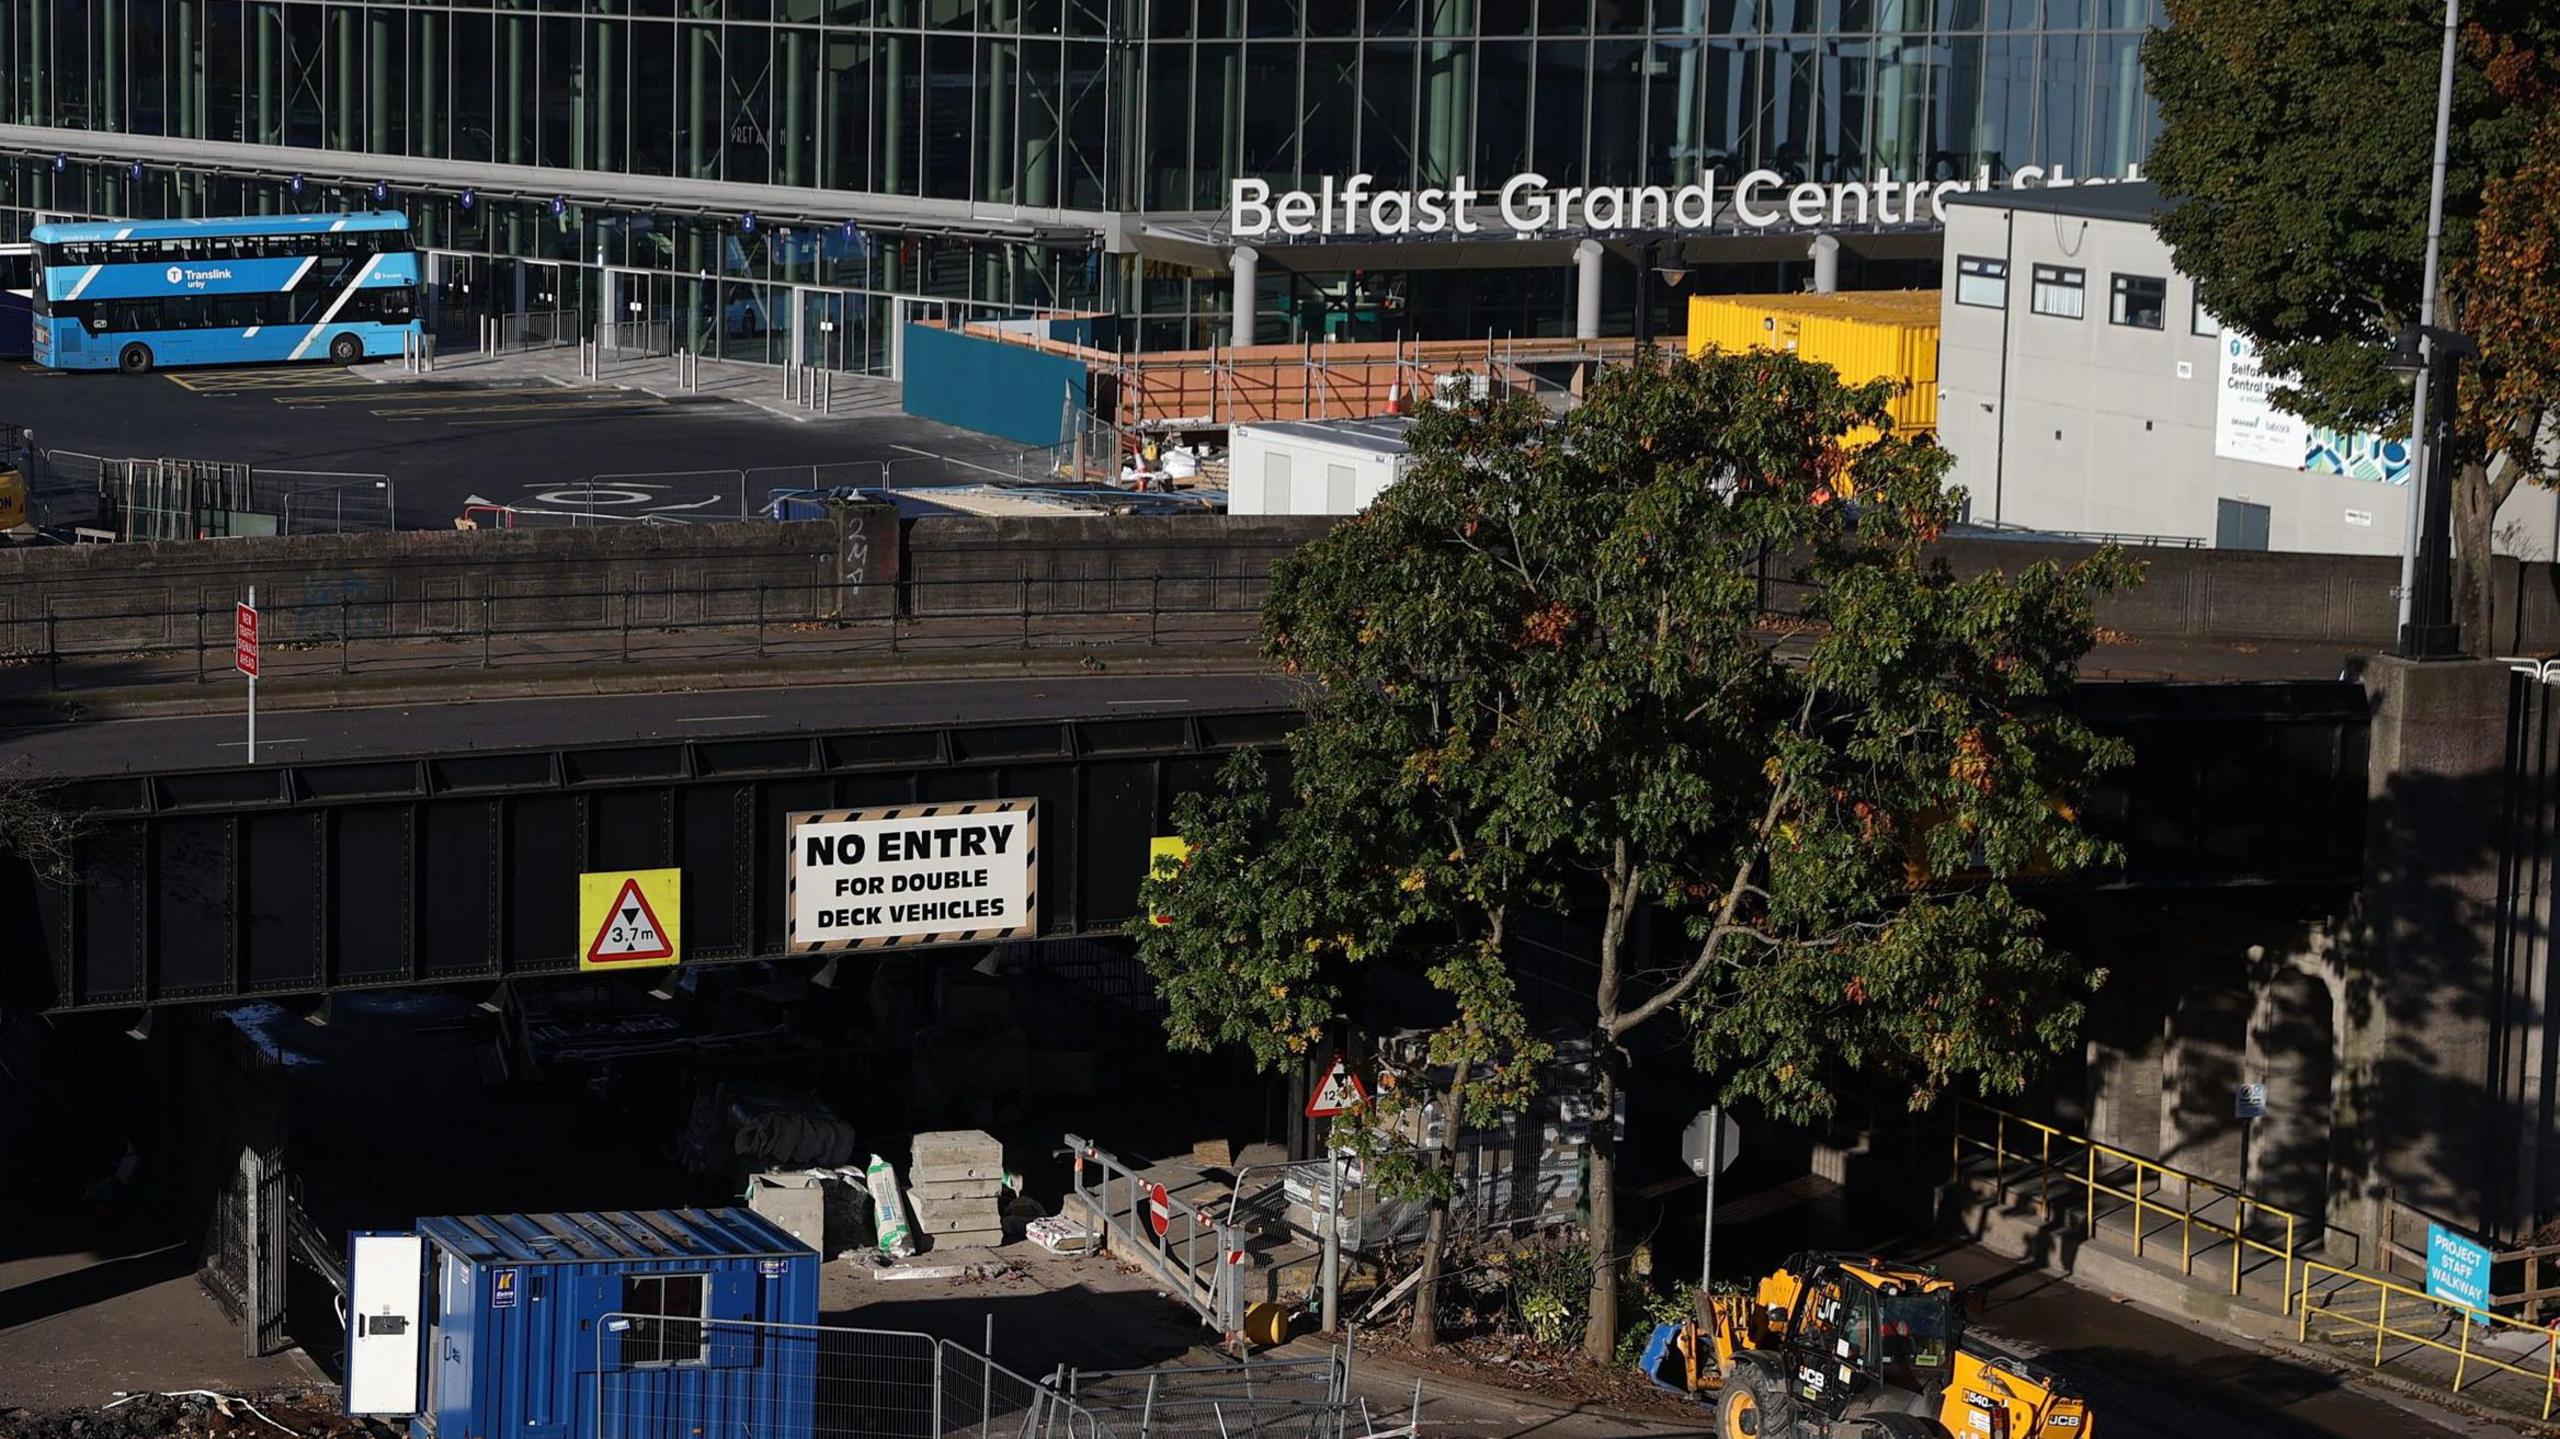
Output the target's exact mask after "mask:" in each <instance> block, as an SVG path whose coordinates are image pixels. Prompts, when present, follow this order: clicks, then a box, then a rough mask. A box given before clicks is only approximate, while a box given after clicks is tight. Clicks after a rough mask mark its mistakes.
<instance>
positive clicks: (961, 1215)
mask: <svg viewBox="0 0 2560 1439" xmlns="http://www.w3.org/2000/svg"><path fill="white" fill-rule="evenodd" d="M911 1208H912V1209H913V1210H914V1213H915V1221H916V1227H917V1228H918V1229H921V1230H923V1231H925V1232H926V1233H927V1234H939V1233H942V1232H944V1231H946V1230H951V1229H985V1228H992V1227H997V1226H1000V1225H1001V1224H1002V1223H1003V1222H1004V1221H1003V1211H1001V1210H999V1209H998V1208H997V1207H996V1202H995V1201H994V1200H992V1199H919V1200H916V1201H915V1202H914V1204H913V1205H912V1206H911Z"/></svg>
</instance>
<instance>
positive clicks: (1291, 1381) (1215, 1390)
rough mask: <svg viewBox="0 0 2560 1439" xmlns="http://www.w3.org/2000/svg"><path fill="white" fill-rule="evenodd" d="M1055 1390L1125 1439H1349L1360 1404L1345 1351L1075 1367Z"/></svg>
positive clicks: (1417, 1401) (1058, 1383) (1059, 1382)
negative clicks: (1252, 1438) (1246, 1438)
mask: <svg viewBox="0 0 2560 1439" xmlns="http://www.w3.org/2000/svg"><path fill="white" fill-rule="evenodd" d="M1057 1385H1058V1387H1059V1389H1061V1390H1062V1391H1064V1393H1065V1394H1066V1396H1067V1397H1068V1398H1069V1399H1072V1400H1073V1401H1075V1402H1076V1403H1077V1404H1080V1405H1083V1406H1084V1407H1085V1408H1087V1409H1089V1410H1091V1411H1092V1412H1093V1413H1094V1414H1095V1415H1096V1416H1098V1417H1099V1418H1101V1419H1102V1420H1104V1421H1105V1422H1107V1423H1109V1424H1110V1425H1111V1427H1112V1428H1113V1429H1115V1430H1117V1431H1118V1432H1119V1433H1120V1434H1121V1435H1123V1436H1126V1439H1234V1436H1239V1435H1248V1434H1249V1435H1256V1436H1261V1439H1343V1436H1344V1435H1345V1434H1346V1433H1347V1432H1349V1430H1350V1428H1351V1419H1352V1415H1353V1413H1354V1411H1355V1410H1356V1409H1357V1407H1358V1405H1357V1401H1356V1400H1355V1399H1354V1398H1353V1397H1352V1394H1351V1363H1350V1359H1349V1357H1348V1356H1347V1355H1346V1354H1345V1353H1344V1352H1343V1351H1342V1350H1340V1349H1335V1350H1331V1351H1329V1352H1328V1353H1326V1354H1324V1355H1322V1356H1319V1357H1315V1358H1306V1359H1297V1358H1289V1359H1271V1358H1264V1359H1239V1360H1234V1361H1232V1362H1229V1363H1224V1364H1197V1365H1190V1364H1186V1365H1181V1366H1179V1367H1170V1368H1160V1369H1121V1370H1111V1371H1105V1372H1101V1373H1086V1372H1084V1371H1082V1370H1075V1369H1069V1370H1066V1371H1064V1372H1063V1373H1062V1374H1060V1375H1059V1376H1058V1379H1057ZM1415 1404H1416V1407H1417V1408H1419V1406H1420V1393H1419V1390H1418V1389H1417V1391H1416V1397H1415Z"/></svg>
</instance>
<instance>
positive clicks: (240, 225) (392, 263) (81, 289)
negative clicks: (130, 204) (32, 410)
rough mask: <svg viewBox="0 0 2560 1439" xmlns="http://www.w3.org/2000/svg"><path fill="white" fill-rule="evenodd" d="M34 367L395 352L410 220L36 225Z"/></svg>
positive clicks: (412, 323) (403, 329) (408, 282)
mask: <svg viewBox="0 0 2560 1439" xmlns="http://www.w3.org/2000/svg"><path fill="white" fill-rule="evenodd" d="M28 238H30V239H31V240H33V241H34V242H35V283H34V285H33V287H32V288H33V290H34V293H33V295H32V297H31V298H32V301H33V308H34V311H35V349H34V356H35V359H36V361H37V363H39V364H43V365H49V366H52V367H53V368H55V369H62V370H109V369H119V370H124V371H127V372H129V373H135V374H139V373H141V372H143V371H145V370H149V369H152V368H154V367H155V366H160V365H216V364H229V363H236V362H240V361H266V362H270V363H272V362H275V361H279V360H317V359H322V358H327V359H330V360H333V361H336V362H337V363H339V364H342V365H343V364H351V363H353V362H355V361H357V360H359V359H362V358H364V357H365V356H368V355H396V354H399V353H400V349H401V336H402V335H403V334H404V333H407V334H415V333H416V332H417V330H418V256H417V252H416V251H415V250H413V249H411V248H410V244H409V217H408V216H406V215H403V214H401V213H399V212H398V211H395V210H384V211H374V212H369V213H365V214H349V215H249V216H243V217H241V218H238V219H225V220H108V221H100V222H95V223H83V224H67V225H38V226H36V227H35V230H34V231H33V233H32V234H30V236H29V237H28Z"/></svg>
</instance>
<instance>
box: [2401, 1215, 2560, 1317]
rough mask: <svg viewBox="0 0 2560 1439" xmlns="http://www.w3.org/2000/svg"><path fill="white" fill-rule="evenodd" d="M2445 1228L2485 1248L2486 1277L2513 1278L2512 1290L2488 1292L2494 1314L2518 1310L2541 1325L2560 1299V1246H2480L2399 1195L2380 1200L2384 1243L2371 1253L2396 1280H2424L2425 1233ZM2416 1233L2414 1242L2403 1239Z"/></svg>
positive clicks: (2476, 1239)
mask: <svg viewBox="0 0 2560 1439" xmlns="http://www.w3.org/2000/svg"><path fill="white" fill-rule="evenodd" d="M2439 1224H2440V1225H2443V1227H2445V1228H2447V1229H2452V1230H2454V1231H2456V1232H2458V1233H2463V1237H2465V1238H2467V1239H2470V1240H2472V1241H2473V1242H2474V1243H2480V1244H2481V1247H2482V1248H2484V1249H2488V1250H2489V1251H2490V1253H2489V1274H2490V1276H2491V1277H2492V1279H2493V1280H2494V1279H2495V1278H2496V1277H2498V1276H2501V1275H2504V1276H2512V1277H2513V1278H2514V1279H2515V1281H2516V1286H2515V1287H2514V1288H2513V1289H2510V1290H2506V1291H2504V1292H2498V1291H2497V1290H2496V1289H2495V1288H2494V1284H2493V1288H2492V1292H2491V1293H2490V1295H2489V1303H2490V1305H2491V1306H2492V1307H2494V1308H2498V1309H2519V1308H2520V1309H2521V1310H2522V1311H2523V1313H2524V1317H2525V1321H2526V1322H2527V1323H2533V1324H2538V1323H2541V1322H2542V1320H2543V1317H2544V1315H2545V1313H2546V1312H2547V1311H2548V1310H2550V1309H2551V1308H2552V1307H2553V1304H2554V1301H2555V1300H2560V1282H2555V1281H2560V1272H2555V1271H2560V1263H2555V1261H2560V1244H2519V1245H2512V1246H2508V1247H2504V1248H2500V1247H2498V1246H2495V1245H2491V1244H2487V1243H2485V1242H2482V1241H2481V1240H2480V1238H2479V1236H2477V1235H2474V1234H2470V1233H2468V1232H2466V1231H2463V1230H2462V1226H2460V1225H2458V1224H2445V1223H2444V1221H2442V1220H2439V1219H2437V1218H2436V1217H2435V1216H2434V1215H2432V1214H2429V1213H2427V1212H2426V1211H2425V1210H2422V1209H2419V1208H2417V1207H2416V1206H2414V1205H2409V1204H2404V1203H2402V1202H2401V1201H2400V1200H2399V1198H2398V1197H2397V1196H2393V1195H2385V1196H2384V1197H2383V1200H2382V1238H2381V1240H2380V1242H2378V1243H2377V1244H2375V1246H2374V1252H2375V1253H2376V1254H2378V1255H2379V1256H2381V1260H2382V1272H2383V1273H2384V1274H2386V1275H2397V1274H2401V1273H2403V1272H2409V1273H2414V1274H2416V1275H2418V1276H2420V1277H2421V1278H2423V1277H2424V1276H2425V1274H2426V1272H2427V1231H2428V1227H2429V1226H2430V1225H2439ZM2408 1234H2415V1235H2416V1236H2417V1237H2418V1238H2417V1242H2416V1243H2411V1242H2410V1241H2409V1240H2407V1239H2405V1238H2403V1237H2402V1236H2404V1235H2408Z"/></svg>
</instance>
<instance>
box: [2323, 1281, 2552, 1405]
mask: <svg viewBox="0 0 2560 1439" xmlns="http://www.w3.org/2000/svg"><path fill="white" fill-rule="evenodd" d="M2315 1286H2316V1287H2317V1291H2318V1292H2316V1293H2315V1292H2314V1289H2315ZM2395 1300H2396V1301H2398V1304H2399V1310H2400V1316H2401V1317H2400V1319H2399V1320H2398V1321H2397V1322H2396V1323H2395V1322H2394V1321H2393V1319H2392V1305H2393V1301H2395ZM2301 1304H2302V1321H2301V1324H2300V1326H2299V1328H2298V1330H2297V1332H2296V1337H2297V1338H2298V1339H2299V1340H2300V1341H2301V1342H2303V1343H2306V1344H2307V1343H2309V1342H2311V1340H2312V1338H2313V1335H2314V1329H2315V1326H2316V1327H2317V1329H2318V1331H2319V1336H2320V1337H2322V1338H2328V1337H2330V1336H2332V1335H2336V1334H2340V1333H2346V1334H2352V1335H2361V1334H2363V1333H2366V1332H2370V1333H2371V1334H2372V1336H2373V1361H2372V1363H2373V1367H2375V1368H2377V1369H2378V1368H2381V1367H2382V1365H2383V1364H2384V1363H2385V1362H2386V1361H2387V1360H2388V1359H2389V1358H2391V1357H2394V1356H2392V1355H2391V1354H2390V1352H2389V1348H2390V1346H2391V1345H2392V1344H2394V1343H2396V1344H2399V1345H2401V1346H2404V1348H2403V1350H2402V1356H2405V1355H2406V1354H2407V1352H2408V1349H2409V1348H2412V1347H2414V1348H2416V1349H2421V1350H2427V1351H2431V1352H2433V1353H2436V1354H2447V1355H2451V1356H2453V1379H2452V1382H2451V1384H2450V1385H2449V1386H2448V1392H2450V1393H2454V1394H2459V1393H2461V1392H2462V1390H2463V1386H2464V1385H2465V1384H2466V1383H2468V1382H2470V1381H2471V1380H2472V1377H2473V1374H2472V1371H2473V1370H2474V1369H2475V1368H2479V1369H2486V1370H2489V1371H2491V1372H2492V1373H2499V1374H2509V1375H2513V1376H2515V1377H2517V1378H2519V1379H2523V1380H2525V1381H2527V1382H2528V1383H2530V1384H2532V1385H2533V1386H2534V1387H2536V1388H2538V1389H2540V1390H2541V1391H2542V1418H2543V1419H2544V1420H2545V1421H2548V1420H2549V1419H2550V1418H2551V1409H2552V1398H2553V1395H2554V1393H2555V1391H2560V1346H2555V1343H2554V1335H2553V1333H2552V1331H2551V1330H2549V1329H2545V1328H2543V1327H2542V1326H2540V1325H2537V1324H2527V1323H2525V1322H2523V1321H2522V1320H2518V1319H2509V1318H2507V1317H2505V1316H2504V1315H2499V1314H2490V1313H2486V1312H2484V1311H2482V1310H2478V1309H2473V1308H2471V1307H2469V1306H2468V1305H2463V1304H2457V1303H2454V1302H2452V1301H2451V1300H2446V1299H2438V1298H2436V1297H2435V1296H2434V1295H2431V1294H2429V1293H2427V1292H2426V1291H2425V1290H2422V1289H2412V1288H2410V1287H2409V1286H2408V1285H2405V1284H2396V1283H2394V1282H2392V1281H2391V1280H2388V1279H2377V1278H2375V1277H2373V1276H2372V1275H2369V1274H2358V1273H2356V1272H2355V1271H2353V1270H2350V1269H2342V1268H2340V1267H2338V1266H2337V1265H2334V1264H2322V1263H2320V1262H2318V1261H2317V1260H2306V1261H2305V1262H2304V1263H2303V1266H2302V1294H2301ZM2368 1305H2369V1307H2370V1312H2369V1313H2368V1312H2365V1311H2366V1309H2367V1306H2368ZM2429 1327H2432V1330H2433V1332H2431V1333H2430V1332H2428V1329H2429ZM2448 1330H2450V1331H2452V1333H2453V1339H2452V1341H2451V1342H2450V1343H2448V1342H2447V1341H2446V1337H2445V1336H2446V1333H2447V1331H2448Z"/></svg>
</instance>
